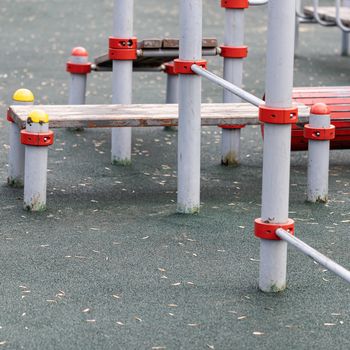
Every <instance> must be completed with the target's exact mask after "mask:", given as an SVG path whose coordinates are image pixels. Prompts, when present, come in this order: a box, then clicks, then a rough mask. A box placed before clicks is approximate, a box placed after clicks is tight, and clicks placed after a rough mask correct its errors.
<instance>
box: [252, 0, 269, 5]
mask: <svg viewBox="0 0 350 350" xmlns="http://www.w3.org/2000/svg"><path fill="white" fill-rule="evenodd" d="M268 2H269V0H249V5H250V6H261V5H266V4H267V3H268Z"/></svg>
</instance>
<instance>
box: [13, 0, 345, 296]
mask: <svg viewBox="0 0 350 350" xmlns="http://www.w3.org/2000/svg"><path fill="white" fill-rule="evenodd" d="M235 2H236V1H233V0H222V4H223V7H225V8H230V7H229V6H230V4H233V3H235ZM131 3H132V1H130V0H116V7H115V8H116V12H119V14H117V13H115V18H116V19H117V21H116V22H118V23H119V24H118V25H116V27H115V35H118V37H114V38H111V39H110V52H109V57H110V58H112V59H113V72H114V73H113V75H114V79H113V80H114V85H113V86H114V93H113V96H114V99H113V102H114V103H116V102H119V103H121V104H114V105H110V106H108V105H107V106H91V105H88V106H82V105H71V106H42V107H41V108H43V109H44V110H45V112H41V111H39V112H38V111H36V112H33V107H28V106H12V107H11V108H10V109H9V111H8V119H9V120H10V121H11V122H13V124H15V125H17V126H18V128H19V129H23V128H24V126H26V131H22V132H21V141H22V144H25V145H26V154H25V158H26V160H25V182H24V186H25V190H24V192H25V202H24V205H25V208H26V209H29V210H41V209H43V207H44V206H45V203H46V202H45V200H44V199H45V198H46V192H45V191H46V163H47V146H48V145H50V144H52V142H53V134H52V133H51V132H49V130H48V118H47V115H46V113H47V114H49V115H50V126H51V127H111V128H113V133H112V137H113V139H115V136H116V135H118V140H114V141H113V140H112V160H113V161H117V162H122V163H126V162H128V161H129V157H128V156H129V155H128V147H129V146H128V145H129V144H130V143H129V138H130V137H129V136H130V133H129V132H130V129H128V128H129V127H135V126H175V125H178V126H179V132H178V138H179V142H178V206H177V207H178V211H179V212H181V213H194V212H197V211H198V209H199V205H200V126H201V125H225V126H228V127H231V126H233V127H234V126H236V125H246V124H257V123H264V127H265V128H264V157H263V184H262V209H261V217H260V218H258V219H256V220H255V235H256V236H257V237H259V238H260V276H259V287H260V289H261V290H262V291H265V292H278V291H281V290H283V289H284V288H285V287H286V266H287V243H288V242H289V243H291V244H293V245H294V246H296V247H297V248H298V249H300V250H302V251H303V252H305V253H306V254H308V255H311V256H314V255H312V254H313V253H312V252H311V249H310V247H308V246H306V245H305V244H301V243H300V241H299V240H297V239H295V238H294V237H293V235H294V221H293V220H292V219H290V218H289V217H288V207H289V176H290V172H289V168H290V145H291V130H292V125H294V124H296V123H298V118H299V123H303V124H305V123H306V119H307V115H308V113H309V108H308V107H307V106H305V105H296V104H293V102H292V89H293V86H292V84H293V58H294V45H293V42H294V22H295V11H294V10H295V2H294V1H289V2H287V3H286V2H283V1H281V0H270V2H269V24H268V48H267V69H266V98H265V102H264V101H262V100H260V99H259V98H257V97H255V96H253V95H251V94H249V93H247V92H245V91H244V90H242V89H241V88H240V87H238V86H235V84H233V83H231V82H226V81H224V80H223V79H221V78H219V77H217V76H216V75H214V74H213V73H211V72H209V71H208V70H206V61H204V60H203V59H202V29H201V28H202V0H181V1H180V17H181V18H180V23H181V38H180V52H179V58H178V59H175V61H174V65H173V69H174V73H175V74H178V75H179V87H180V88H179V104H178V106H177V105H173V104H165V105H132V104H131V74H132V68H133V64H132V61H133V60H135V59H136V58H137V45H136V40H135V39H134V38H132V37H131V35H132V33H131V23H132V11H131V9H132V6H130V4H131ZM242 3H243V4H244V6H246V1H243V2H242ZM242 6H243V5H242ZM130 13H131V15H130V17H129V16H128V14H130ZM121 14H122V15H123V18H120V16H121ZM125 17H127V18H128V19H127V20H126V19H125ZM75 56H76V55H73V57H75ZM84 57H86V55H84ZM72 59H73V58H72ZM73 63H74V64H75V65H79V64H81V65H87V62H86V60H85V59H84V60H83V61H79V62H78V61H76V62H73ZM75 69H77V70H78V68H77V67H76V68H75ZM77 70H75V71H71V74H79V73H77ZM81 74H85V75H86V74H87V72H86V71H84V72H83V73H81ZM201 77H205V78H207V79H209V80H211V81H213V82H215V83H217V84H219V85H221V86H223V87H224V88H225V89H228V90H229V91H230V92H233V93H234V94H236V95H237V96H238V97H239V98H240V99H244V100H247V101H249V102H250V104H246V103H237V102H236V103H224V104H202V103H201ZM117 78H118V80H117ZM119 79H122V82H123V88H124V87H126V89H125V90H123V91H122V89H121V87H120V86H118V84H117V83H118V81H119ZM73 80H74V79H73V77H72V83H73ZM125 81H126V83H125ZM119 82H120V81H119ZM119 85H120V84H119ZM80 86H81V89H83V84H80ZM251 104H253V106H252V105H251ZM256 106H258V107H256ZM28 116H29V117H28ZM347 118H348V121H349V117H347ZM121 130H127V131H126V132H122V131H121ZM119 131H120V132H119ZM333 132H334V128H333V127H331V126H330V120H329V111H328V109H327V107H326V106H325V105H322V106H320V105H317V106H314V107H312V116H311V119H310V124H309V125H308V126H307V127H306V128H305V136H307V138H309V139H310V150H311V152H312V155H311V157H310V166H309V169H311V170H310V177H309V183H310V184H311V185H310V186H311V187H310V193H312V196H313V197H312V198H316V200H317V199H323V198H325V196H326V194H325V191H326V187H328V186H325V185H326V184H328V171H327V170H326V169H328V156H327V157H326V158H325V160H323V161H322V160H321V159H319V158H320V157H324V154H323V152H326V153H327V152H329V141H328V140H329V139H331V138H332V137H333ZM120 139H124V142H126V143H127V145H126V146H125V145H119V140H120ZM124 146H125V147H124ZM37 160H38V163H39V164H38V165H37ZM315 164H316V165H319V166H322V168H323V169H324V170H323V171H322V174H323V176H324V177H327V180H326V179H324V178H323V179H322V181H321V182H320V183H321V186H318V184H317V183H315V182H314V181H313V179H312V176H313V175H312V174H315V171H313V170H312V169H313V167H314V165H315ZM34 170H35V171H36V172H40V174H38V173H36V172H35V171H34ZM27 173H28V176H27ZM44 173H45V175H44ZM33 176H35V177H36V179H38V181H39V182H40V184H32V182H33V181H32V180H33ZM314 185H315V186H314ZM44 188H45V190H44ZM312 198H311V199H312ZM36 201H37V202H36ZM37 203H38V204H37ZM307 247H308V248H307ZM317 259H319V260H318V261H319V262H320V263H323V264H325V266H326V267H327V266H330V264H328V262H329V261H328V260H327V261H325V259H323V258H322V257H321V256H320V255H319V254H318V256H317ZM335 266H336V265H333V267H332V271H334V272H336V273H337V274H339V275H340V276H341V277H343V278H344V276H346V279H347V280H348V281H349V278H348V273H349V272H348V271H345V272H344V269H343V270H342V271H340V269H339V268H336V267H335Z"/></svg>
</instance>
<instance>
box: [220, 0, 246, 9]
mask: <svg viewBox="0 0 350 350" xmlns="http://www.w3.org/2000/svg"><path fill="white" fill-rule="evenodd" d="M221 7H223V8H225V9H246V8H248V7H249V1H248V0H221Z"/></svg>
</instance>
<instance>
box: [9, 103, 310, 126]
mask: <svg viewBox="0 0 350 350" xmlns="http://www.w3.org/2000/svg"><path fill="white" fill-rule="evenodd" d="M38 108H39V109H43V110H44V111H45V112H46V113H48V115H49V118H50V128H67V127H74V128H75V127H83V128H112V127H153V126H177V125H178V105H175V104H132V105H82V106H80V105H70V106H65V105H42V106H40V105H39V106H11V107H10V108H9V110H8V115H9V117H11V118H12V119H13V120H14V121H15V123H17V125H19V127H20V128H24V127H25V122H26V120H27V117H28V114H29V113H30V111H32V110H33V109H38ZM299 114H300V118H299V120H300V123H305V122H307V120H308V115H309V108H308V107H306V106H304V105H300V104H299ZM223 124H228V125H237V124H246V125H257V124H259V118H258V108H257V107H255V106H253V105H251V104H248V103H232V104H223V103H217V104H215V103H210V104H205V103H204V104H202V125H212V126H215V125H223Z"/></svg>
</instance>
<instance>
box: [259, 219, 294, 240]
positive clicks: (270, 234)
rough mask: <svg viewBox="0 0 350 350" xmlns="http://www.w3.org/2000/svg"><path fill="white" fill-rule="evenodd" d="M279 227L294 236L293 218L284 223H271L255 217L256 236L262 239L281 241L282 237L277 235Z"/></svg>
mask: <svg viewBox="0 0 350 350" xmlns="http://www.w3.org/2000/svg"><path fill="white" fill-rule="evenodd" d="M279 228H281V229H283V230H285V231H288V232H289V233H290V234H291V235H292V236H294V220H292V219H288V221H287V222H286V223H284V224H271V223H268V222H264V221H262V220H261V218H259V219H255V224H254V229H255V236H256V237H259V238H261V239H268V240H273V241H280V240H281V238H279V237H278V236H277V235H276V230H277V229H279Z"/></svg>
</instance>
